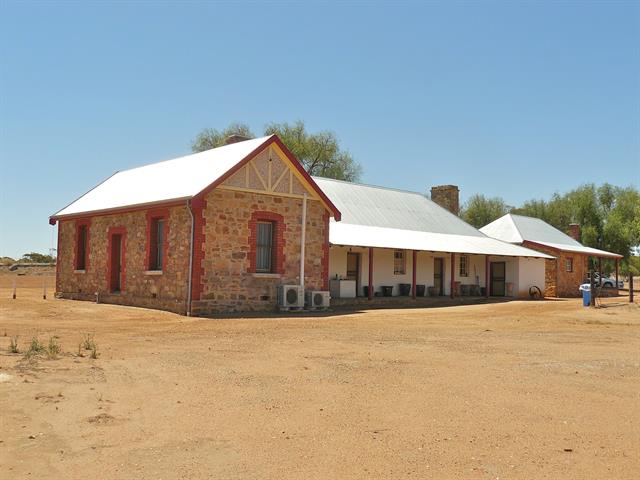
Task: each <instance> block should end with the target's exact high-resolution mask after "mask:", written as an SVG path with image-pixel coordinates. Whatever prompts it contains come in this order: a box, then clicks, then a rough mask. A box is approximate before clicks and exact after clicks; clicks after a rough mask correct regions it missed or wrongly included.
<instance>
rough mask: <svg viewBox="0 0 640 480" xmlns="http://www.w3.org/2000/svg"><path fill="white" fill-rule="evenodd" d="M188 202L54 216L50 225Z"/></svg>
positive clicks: (161, 203) (50, 219) (181, 201)
mask: <svg viewBox="0 0 640 480" xmlns="http://www.w3.org/2000/svg"><path fill="white" fill-rule="evenodd" d="M185 202H186V199H183V200H166V201H162V202H155V203H152V204H147V205H134V206H127V207H119V208H112V209H110V210H96V211H95V212H84V213H79V214H77V215H73V214H72V215H63V216H60V217H56V216H55V215H52V216H51V217H49V224H50V225H55V224H56V222H57V221H58V220H60V221H61V220H76V219H79V218H80V219H82V218H94V217H104V216H106V215H120V214H123V213H133V212H141V211H144V210H149V209H156V208H170V207H183V206H184V204H185Z"/></svg>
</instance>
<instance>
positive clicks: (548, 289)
mask: <svg viewBox="0 0 640 480" xmlns="http://www.w3.org/2000/svg"><path fill="white" fill-rule="evenodd" d="M523 246H525V247H527V248H531V249H532V250H537V251H539V252H542V253H546V254H548V255H553V256H554V257H557V258H556V259H553V260H546V261H545V291H544V295H545V296H547V297H556V296H558V297H579V296H581V293H580V291H579V290H578V287H579V286H580V285H581V284H583V283H584V282H585V279H586V277H587V272H588V260H589V256H588V255H585V254H581V253H576V252H563V251H558V250H556V249H552V248H545V247H543V246H541V245H539V244H535V245H534V244H529V243H527V242H525V243H524V245H523ZM568 258H572V259H573V271H571V272H567V271H566V261H567V259H568Z"/></svg>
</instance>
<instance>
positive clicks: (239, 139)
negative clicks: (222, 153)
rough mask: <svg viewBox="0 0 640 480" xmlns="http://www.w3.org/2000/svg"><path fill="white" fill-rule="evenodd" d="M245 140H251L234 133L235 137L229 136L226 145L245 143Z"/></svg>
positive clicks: (225, 141)
mask: <svg viewBox="0 0 640 480" xmlns="http://www.w3.org/2000/svg"><path fill="white" fill-rule="evenodd" d="M245 140H251V139H250V138H249V137H245V136H244V135H238V134H237V133H234V134H233V135H229V136H228V137H227V138H226V139H225V140H224V144H225V145H231V144H232V143H238V142H244V141H245Z"/></svg>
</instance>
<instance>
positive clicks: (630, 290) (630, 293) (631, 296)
mask: <svg viewBox="0 0 640 480" xmlns="http://www.w3.org/2000/svg"><path fill="white" fill-rule="evenodd" d="M629 303H633V273H631V272H629Z"/></svg>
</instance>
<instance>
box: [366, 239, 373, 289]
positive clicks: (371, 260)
mask: <svg viewBox="0 0 640 480" xmlns="http://www.w3.org/2000/svg"><path fill="white" fill-rule="evenodd" d="M367 296H368V297H369V300H371V299H372V298H373V247H369V291H368V292H367Z"/></svg>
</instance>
